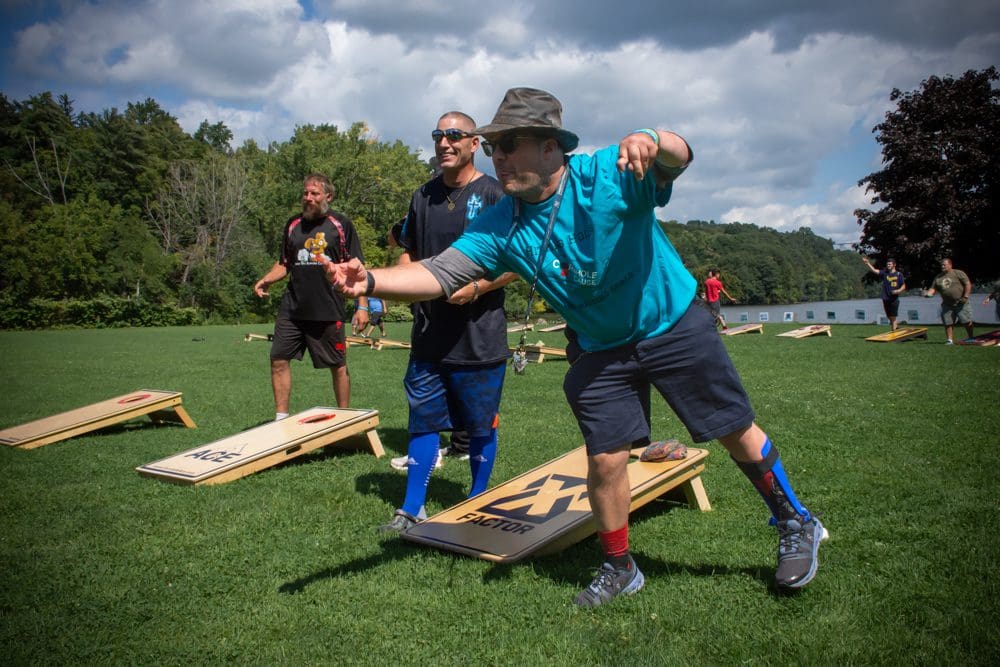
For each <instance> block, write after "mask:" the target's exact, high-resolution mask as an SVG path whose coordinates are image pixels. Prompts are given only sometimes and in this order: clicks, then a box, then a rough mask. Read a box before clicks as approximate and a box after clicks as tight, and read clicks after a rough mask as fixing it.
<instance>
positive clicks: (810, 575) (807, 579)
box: [778, 519, 830, 590]
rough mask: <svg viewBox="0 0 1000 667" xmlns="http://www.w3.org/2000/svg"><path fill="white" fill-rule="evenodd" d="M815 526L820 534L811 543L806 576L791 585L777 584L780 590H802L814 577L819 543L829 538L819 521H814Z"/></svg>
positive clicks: (817, 562) (817, 561)
mask: <svg viewBox="0 0 1000 667" xmlns="http://www.w3.org/2000/svg"><path fill="white" fill-rule="evenodd" d="M816 525H818V526H819V529H820V531H821V532H820V534H819V539H818V540H815V541H814V542H813V550H812V564H811V565H810V566H809V571H808V572H806V576H804V577H802V578H801V579H799V580H798V581H796V582H794V583H791V584H778V587H779V588H782V589H793V590H794V589H798V588H802V587H803V586H805V585H806V584H808V583H809V582H810V581H812V580H813V577H815V576H816V570H818V569H819V545H820V543H822V542H823V540H825V539H828V538H829V537H830V532H829V531H828V530H827V529H826V526H824V525H823V524H822V523H820V520H819V519H816Z"/></svg>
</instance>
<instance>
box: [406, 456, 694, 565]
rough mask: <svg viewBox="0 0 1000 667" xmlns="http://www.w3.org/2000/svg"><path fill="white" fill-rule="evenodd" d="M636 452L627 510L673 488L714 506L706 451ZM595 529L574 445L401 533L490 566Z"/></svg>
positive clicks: (556, 547) (552, 548) (583, 466)
mask: <svg viewBox="0 0 1000 667" xmlns="http://www.w3.org/2000/svg"><path fill="white" fill-rule="evenodd" d="M641 453H642V448H639V449H634V450H632V461H630V462H629V466H628V472H629V482H630V485H631V491H632V503H631V506H630V508H629V511H630V512H631V511H633V510H636V509H638V508H640V507H642V506H643V505H646V504H647V503H649V502H651V501H652V500H655V499H656V498H658V497H660V496H661V495H663V494H665V493H667V492H669V491H671V490H673V489H677V488H678V487H680V488H681V490H683V492H684V495H685V498H686V499H687V502H688V504H689V505H690V506H691V507H693V508H697V509H699V510H701V511H703V512H707V511H709V510H711V509H712V506H711V505H710V504H709V502H708V496H707V495H706V494H705V487H704V486H703V485H702V483H701V477H699V475H700V474H701V473H702V471H703V470H704V469H705V463H704V460H705V458H706V457H707V456H708V450H706V449H688V455H687V458H685V459H683V460H681V461H664V462H661V463H643V462H641V461H639V454H641ZM595 531H596V526H595V524H594V517H593V513H592V512H591V509H590V500H589V499H588V498H587V453H586V450H585V449H584V448H583V447H579V448H577V449H574V450H573V451H571V452H568V453H566V454H564V455H562V456H560V457H559V458H556V459H553V460H552V461H549V462H548V463H546V464H544V465H541V466H539V467H537V468H535V469H533V470H529V471H528V472H526V473H524V474H522V475H519V476H518V477H515V478H514V479H512V480H510V481H508V482H505V483H504V484H501V485H500V486H497V487H494V488H492V489H490V490H488V491H486V492H485V493H482V494H480V495H478V496H476V497H474V498H469V499H468V500H465V501H462V502H461V503H459V504H458V505H455V506H454V507H451V508H450V509H447V510H445V511H444V512H441V513H440V514H436V515H435V516H433V517H430V518H429V519H427V520H426V521H421V522H420V523H418V524H415V525H413V526H410V527H409V528H407V529H406V530H404V531H403V532H402V536H403V537H404V538H405V539H407V540H410V541H412V542H418V543H420V544H426V545H429V546H433V547H437V548H439V549H444V550H447V551H455V552H458V553H462V554H466V555H469V556H475V557H476V558H482V559H483V560H488V561H493V562H495V563H513V562H516V561H519V560H521V559H523V558H525V557H527V556H544V555H546V554H551V553H556V552H559V551H562V550H563V549H566V548H567V547H569V546H571V545H573V544H576V543H577V542H579V541H580V540H582V539H584V538H585V537H587V536H588V535H591V534H593V533H594V532H595Z"/></svg>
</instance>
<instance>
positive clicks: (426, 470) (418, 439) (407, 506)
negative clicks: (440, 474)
mask: <svg viewBox="0 0 1000 667" xmlns="http://www.w3.org/2000/svg"><path fill="white" fill-rule="evenodd" d="M406 454H407V456H409V457H410V460H411V461H413V462H412V463H410V465H409V466H407V468H406V498H405V499H404V500H403V506H402V508H401V509H402V510H403V511H404V512H406V513H408V514H412V515H413V516H419V515H420V512H421V511H423V509H424V503H425V502H426V501H427V484H428V483H429V482H430V481H431V473H432V472H434V464H435V463H437V457H438V434H437V433H436V432H432V433H413V434H410V445H409V447H408V448H407V450H406Z"/></svg>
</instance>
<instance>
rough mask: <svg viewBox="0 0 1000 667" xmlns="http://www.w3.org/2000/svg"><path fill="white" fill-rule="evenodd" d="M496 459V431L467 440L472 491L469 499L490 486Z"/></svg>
mask: <svg viewBox="0 0 1000 667" xmlns="http://www.w3.org/2000/svg"><path fill="white" fill-rule="evenodd" d="M496 458H497V430H496V429H493V430H492V431H490V434H489V435H485V436H481V435H477V436H473V437H472V438H469V468H470V469H471V470H472V489H471V490H470V491H469V497H470V498H471V497H472V496H478V495H479V494H480V493H482V492H483V491H485V490H486V488H487V487H488V486H489V485H490V475H491V474H492V473H493V462H494V461H496Z"/></svg>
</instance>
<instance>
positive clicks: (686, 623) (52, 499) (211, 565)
mask: <svg viewBox="0 0 1000 667" xmlns="http://www.w3.org/2000/svg"><path fill="white" fill-rule="evenodd" d="M790 328H792V326H791V325H768V326H766V327H765V334H764V335H756V334H747V335H743V336H736V337H731V338H726V339H725V344H726V346H727V347H728V348H729V350H730V352H731V354H732V356H733V358H734V360H735V362H736V365H737V367H738V368H739V370H740V373H741V375H742V376H743V379H744V382H745V384H746V386H747V388H748V390H749V392H750V394H751V397H752V399H753V401H754V405H755V408H756V410H757V412H758V419H759V421H760V423H761V424H762V425H763V426H764V427H765V429H766V430H768V432H769V433H770V435H771V438H772V440H774V442H775V443H776V444H777V446H778V447H779V448H780V450H781V452H782V455H783V458H784V461H785V466H786V469H787V470H788V471H789V474H790V476H791V478H792V480H793V483H794V484H795V487H796V490H797V492H798V494H799V496H800V497H801V498H802V499H803V500H804V501H805V502H806V504H808V505H809V506H810V508H811V509H813V510H814V511H817V512H819V513H820V514H821V516H822V518H823V519H824V522H825V523H826V525H827V527H828V528H829V530H830V533H831V539H830V540H829V541H828V542H825V543H824V546H823V547H822V549H821V552H820V562H821V565H820V570H819V574H818V575H817V577H816V579H815V581H813V582H812V583H811V584H810V585H809V586H808V587H807V588H806V589H805V590H803V591H802V592H801V593H800V594H798V595H794V596H782V595H776V594H775V593H774V592H773V591H772V584H773V575H774V567H775V550H776V544H777V542H776V535H775V532H774V530H773V529H772V528H769V527H768V526H767V512H766V509H765V507H764V505H763V503H762V502H761V501H760V499H759V497H758V496H757V494H756V492H755V491H754V489H753V488H752V487H751V486H750V484H748V483H747V482H746V480H745V479H744V478H743V476H742V475H741V474H740V473H739V471H738V470H737V468H736V467H735V466H734V465H733V464H732V463H731V462H730V461H729V460H728V457H727V456H726V454H725V452H724V451H723V450H722V448H721V447H720V446H719V445H718V444H717V443H712V444H711V445H709V449H710V450H711V452H712V453H711V456H710V457H709V459H708V468H707V470H706V472H705V474H704V475H703V479H704V483H705V487H706V491H707V493H708V496H709V499H710V500H711V502H712V505H713V508H714V509H713V511H712V512H708V513H700V512H696V511H692V510H689V509H687V508H686V507H684V506H681V505H676V504H672V503H667V502H660V501H658V502H654V503H652V504H651V505H650V506H648V507H647V508H643V509H642V510H640V511H639V512H637V513H636V514H634V515H633V522H632V530H631V536H632V545H633V550H634V552H635V556H636V559H637V561H638V562H639V564H640V567H641V568H642V569H643V571H644V572H645V573H646V578H647V583H646V588H645V589H644V590H643V591H642V592H641V593H639V594H638V595H636V596H634V597H630V598H626V599H622V600H619V601H616V602H615V603H614V604H611V605H607V606H606V607H603V608H600V609H598V610H595V611H585V610H580V609H577V608H575V607H574V605H573V604H572V599H573V597H574V595H575V594H576V592H577V590H578V589H579V588H581V587H582V586H584V585H586V584H587V583H588V582H589V581H590V578H591V574H592V570H593V568H594V567H596V565H598V564H599V549H598V546H597V542H596V539H593V538H591V539H588V540H586V541H584V542H582V543H580V544H578V545H576V546H574V547H572V548H569V549H567V550H566V551H564V552H562V553H560V554H558V555H556V556H550V557H547V558H541V559H537V560H529V561H525V562H522V563H518V564H510V565H496V564H491V563H488V562H486V561H480V560H476V559H473V558H468V557H464V556H458V555H453V554H450V553H446V552H440V551H436V550H434V549H430V548H426V547H421V546H417V545H414V544H411V543H408V542H404V541H401V540H398V539H394V538H387V537H383V536H381V535H380V534H378V533H376V531H375V527H376V526H378V525H379V524H381V523H384V522H386V521H387V520H388V519H389V518H390V516H391V513H392V510H393V508H394V507H396V506H397V505H398V503H399V502H400V501H401V499H402V496H403V492H404V488H405V477H404V475H402V474H400V473H398V472H396V471H393V470H392V469H391V468H390V467H389V464H388V458H389V457H390V456H396V455H398V454H399V453H401V452H403V451H404V450H405V447H406V440H407V435H406V416H407V415H406V412H407V411H406V403H405V398H404V395H403V390H402V383H401V379H402V375H403V371H404V368H405V365H406V360H407V352H406V351H404V350H383V351H381V352H376V351H371V350H367V349H363V348H352V349H351V352H350V368H351V375H352V379H353V387H354V391H353V400H352V405H353V406H354V407H362V408H376V409H378V410H379V411H380V417H381V425H380V428H379V433H380V435H381V438H382V441H383V443H384V445H385V447H386V450H387V456H386V457H384V458H382V459H376V458H374V457H373V456H371V455H370V454H368V453H364V452H363V451H347V450H337V449H336V448H329V450H328V451H322V452H317V453H314V454H311V455H308V456H304V457H302V458H300V459H297V460H295V461H291V462H289V463H287V464H285V465H282V466H278V467H276V468H272V469H269V470H266V471H263V472H261V473H258V474H256V475H252V476H250V477H247V478H245V479H242V480H238V481H235V482H231V483H228V484H223V485H217V486H206V487H197V488H195V487H186V486H179V485H174V484H168V483H165V482H161V481H158V480H154V479H148V478H143V477H140V476H139V475H138V474H137V473H136V472H135V468H136V466H139V465H142V464H144V463H148V462H151V461H153V460H156V459H159V458H163V457H165V456H169V455H172V454H175V453H177V452H180V451H183V450H186V449H189V448H191V447H195V446H197V445H201V444H204V443H208V442H211V441H214V440H217V439H220V438H223V437H226V436H228V435H231V434H233V433H236V432H238V431H240V430H243V429H246V428H249V427H251V426H254V425H257V424H259V423H261V422H262V421H264V420H267V419H270V418H272V417H273V404H272V399H271V393H270V385H269V381H268V371H267V352H268V344H267V343H262V342H253V343H246V342H244V341H243V334H244V333H246V332H248V331H254V332H256V333H266V332H268V330H269V329H268V327H266V326H259V325H255V326H252V327H248V326H243V327H238V326H237V327H234V326H219V327H193V328H166V329H126V330H83V331H34V332H0V379H2V382H3V386H4V395H3V400H2V402H0V427H3V428H5V427H9V426H14V425H16V424H19V423H22V422H25V421H29V420H32V419H37V418H41V417H45V416H47V415H51V414H54V413H57V412H61V411H64V410H69V409H72V408H76V407H80V406H82V405H86V404H89V403H93V402H96V401H98V400H103V399H106V398H110V397H113V396H116V395H119V394H124V393H128V392H131V391H134V390H136V389H141V388H146V389H165V390H174V391H181V392H183V394H184V405H185V407H186V408H187V410H188V412H189V413H190V415H191V417H192V418H193V419H194V420H195V421H196V422H197V424H198V428H197V429H186V428H183V427H180V426H172V425H168V426H153V425H152V424H150V423H149V421H148V420H136V421H134V422H130V423H128V424H126V425H123V426H116V427H111V428H108V429H106V430H104V431H101V432H98V433H93V434H90V435H84V436H79V437H76V438H73V439H71V440H67V441H64V442H60V443H55V444H52V445H48V446H46V447H41V448H38V449H34V450H18V449H12V448H9V447H0V484H2V492H0V520H2V530H0V559H2V560H0V571H2V574H0V582H2V585H0V641H2V647H0V650H2V655H3V662H4V664H11V665H21V664H101V665H105V664H128V665H134V664H208V663H223V662H237V661H238V662H247V663H260V664H290V665H303V664H332V665H346V664H371V665H375V664H378V665H382V664H388V665H393V664H401V665H411V664H413V665H416V664H434V665H437V664H440V665H592V664H609V665H617V664H622V665H624V664H632V665H654V664H685V665H714V664H737V663H741V664H776V665H777V664H781V665H786V664H836V665H841V664H857V665H864V664H926V665H940V664H964V665H988V664H997V663H998V662H1000V639H998V638H997V635H996V634H995V633H994V632H995V626H996V620H997V618H998V612H1000V602H998V597H1000V583H998V577H997V575H998V567H997V561H998V558H1000V547H998V540H997V532H998V525H1000V520H998V512H1000V500H998V498H1000V495H998V492H997V488H998V485H997V482H996V481H995V480H996V476H997V471H998V465H997V464H998V459H1000V454H998V451H1000V448H998V446H1000V412H998V410H997V404H998V400H1000V349H997V348H957V347H946V346H944V345H943V344H942V341H943V333H942V332H941V330H940V329H939V328H932V329H931V332H930V334H931V337H930V339H929V340H928V341H926V342H924V341H914V342H908V343H893V344H876V343H868V342H865V341H864V337H865V336H870V335H873V334H874V333H877V332H879V331H881V328H877V327H875V326H844V325H842V326H834V329H833V337H832V338H827V337H825V336H822V337H815V338H809V339H804V340H792V339H786V338H778V337H775V336H774V334H775V333H778V332H780V331H785V330H788V329H790ZM983 330H984V331H985V329H983ZM408 333H409V332H408V328H407V326H406V325H401V324H400V325H390V336H391V337H393V338H404V339H405V338H407V337H408ZM510 338H511V341H512V342H514V341H516V340H517V334H511V335H510ZM538 339H542V340H545V341H546V342H548V343H549V344H553V345H558V346H562V344H563V341H562V339H561V334H558V333H555V334H537V333H533V334H529V341H531V342H534V341H535V340H538ZM565 370H566V362H565V361H561V360H547V361H546V362H545V363H543V364H540V365H535V364H533V365H531V366H530V367H529V368H528V372H527V374H526V375H524V376H514V375H513V374H508V378H507V383H506V386H505V390H504V400H503V406H502V423H501V436H500V437H501V445H500V458H499V461H498V463H497V466H496V468H495V472H494V477H493V483H494V484H497V483H500V482H502V481H503V480H506V479H509V478H511V477H513V476H515V475H516V474H519V473H521V472H523V471H525V470H527V469H529V468H531V467H534V466H536V465H539V464H541V463H544V462H545V461H548V460H549V459H552V458H554V457H555V456H557V455H558V454H561V453H562V452H564V451H566V450H568V449H570V448H573V447H576V446H578V445H579V444H580V436H579V432H578V431H577V429H576V426H575V423H574V421H573V419H572V416H571V414H570V412H569V409H568V408H567V406H566V404H565V401H564V399H563V396H562V377H563V374H564V373H565ZM293 375H294V388H293V406H292V408H293V411H301V410H305V409H307V408H309V407H312V406H315V405H331V404H332V403H333V397H332V391H331V388H330V376H329V373H328V372H327V371H317V370H314V369H312V367H311V364H309V363H308V362H305V363H301V364H295V365H294V366H293ZM653 425H654V431H655V433H654V435H655V436H656V437H670V436H678V437H682V438H686V433H683V432H682V431H681V428H680V425H679V423H678V422H677V421H676V419H675V418H674V417H673V415H672V413H670V411H669V409H668V408H667V407H666V406H665V405H664V403H663V402H662V401H661V400H659V399H655V400H654V410H653ZM466 465H467V464H464V463H459V462H454V461H451V462H449V463H447V464H446V465H445V467H444V468H442V469H440V470H438V471H437V472H435V473H434V477H433V479H432V482H431V487H430V495H429V502H428V511H430V512H434V511H438V510H441V509H444V508H446V507H449V506H450V505H452V504H454V503H456V502H458V501H459V500H461V499H462V498H463V497H464V494H465V492H466V489H467V487H468V483H469V472H468V469H467V467H466Z"/></svg>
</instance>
